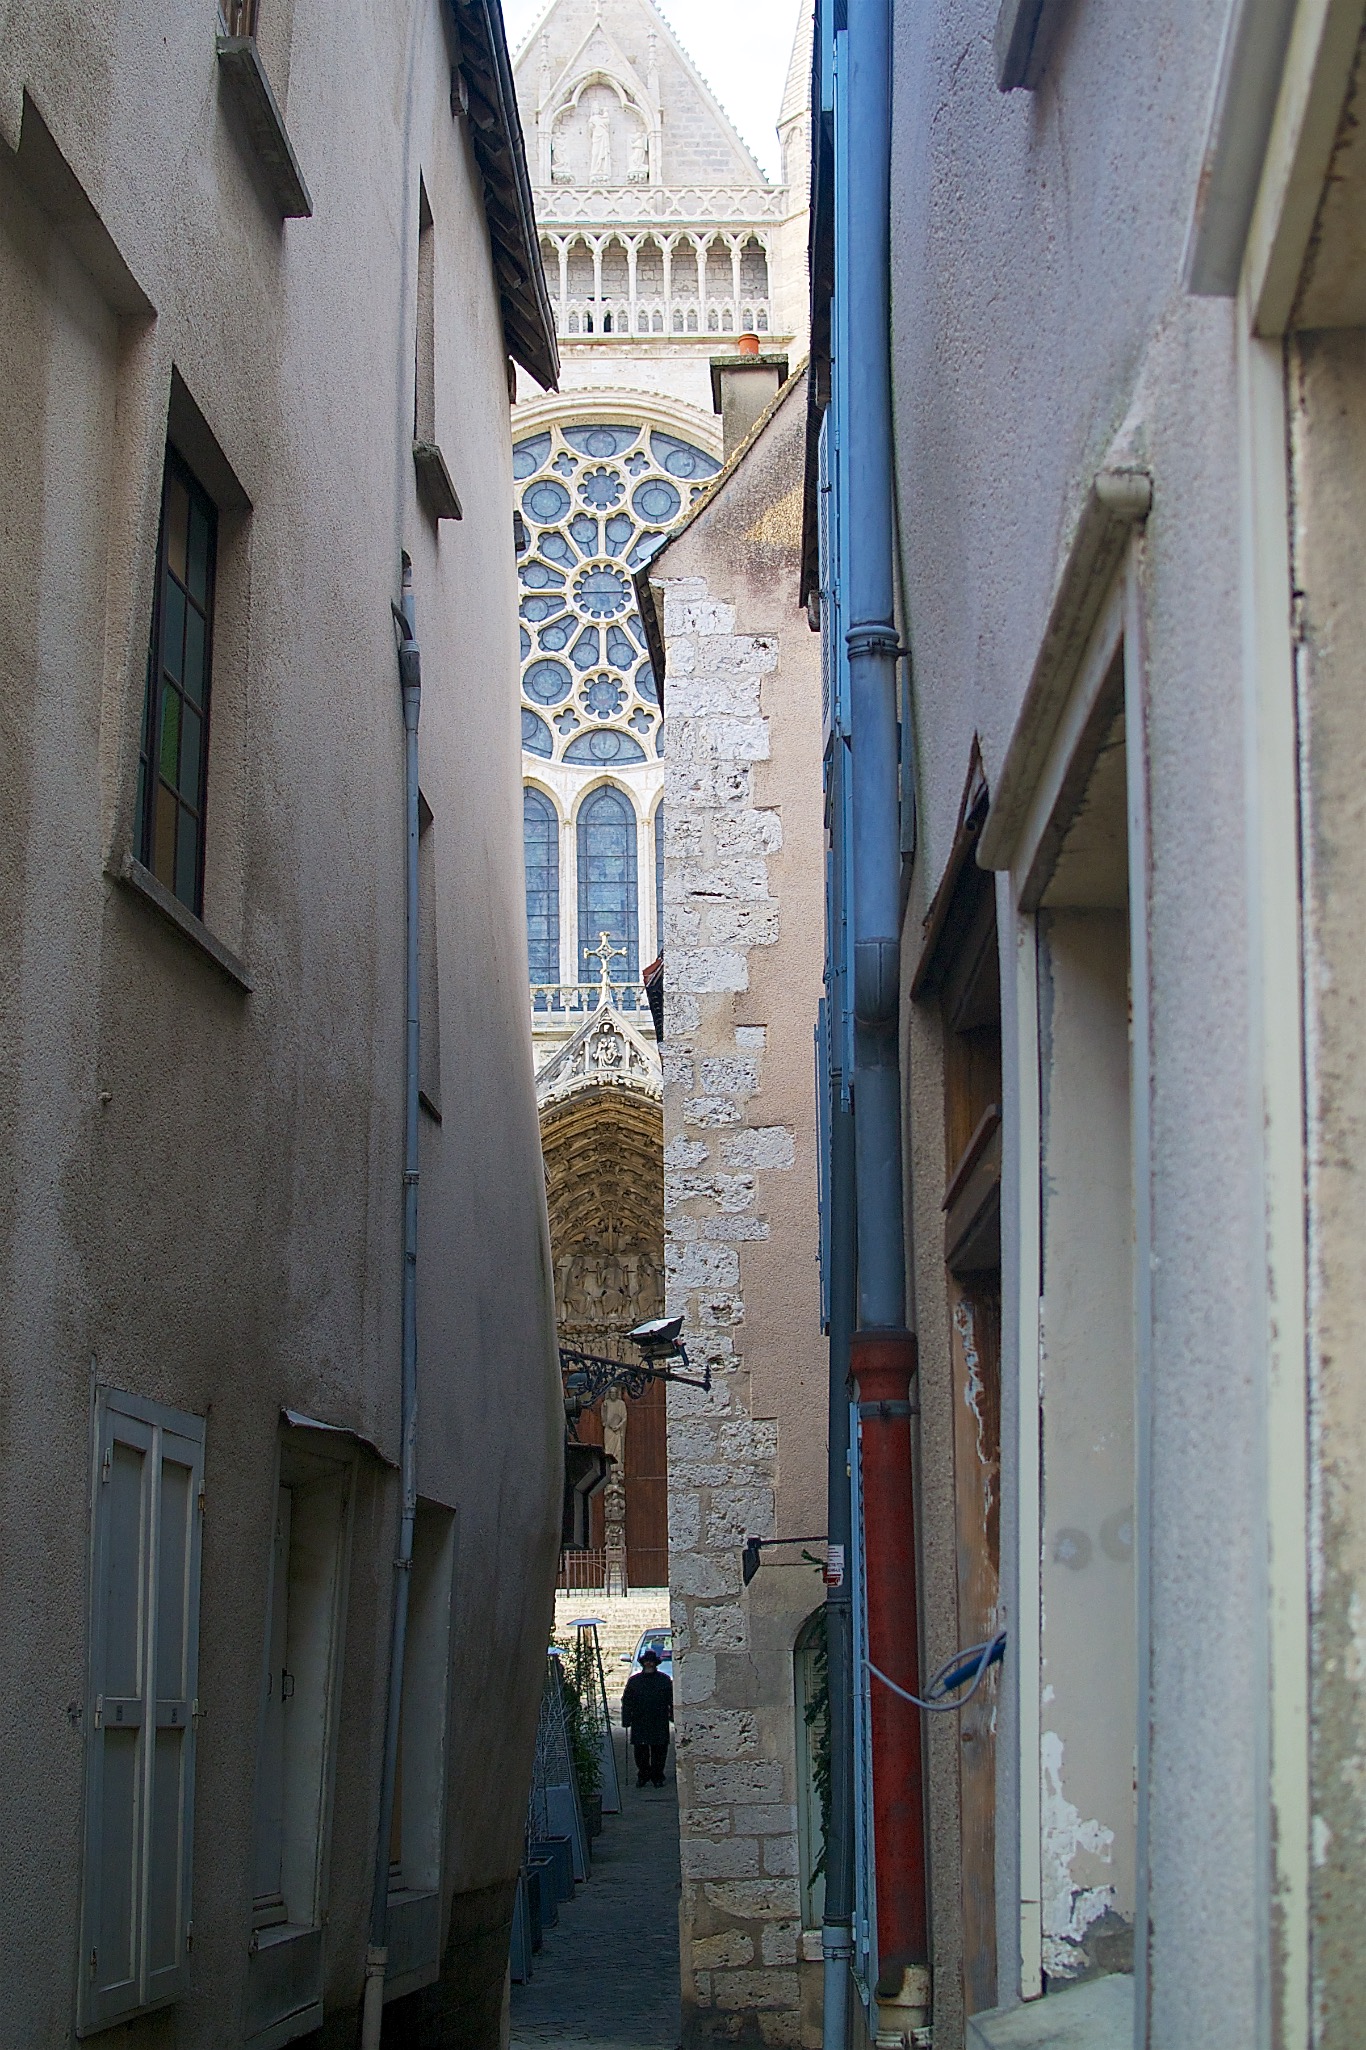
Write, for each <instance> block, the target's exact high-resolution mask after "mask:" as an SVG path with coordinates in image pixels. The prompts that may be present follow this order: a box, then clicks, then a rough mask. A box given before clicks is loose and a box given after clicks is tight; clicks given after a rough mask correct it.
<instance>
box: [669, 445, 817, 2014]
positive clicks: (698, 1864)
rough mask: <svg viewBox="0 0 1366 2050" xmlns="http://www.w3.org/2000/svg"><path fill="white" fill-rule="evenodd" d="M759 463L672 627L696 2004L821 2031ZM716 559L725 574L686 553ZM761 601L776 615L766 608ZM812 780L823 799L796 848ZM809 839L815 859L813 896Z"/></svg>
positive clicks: (800, 950)
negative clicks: (802, 1699) (756, 555)
mask: <svg viewBox="0 0 1366 2050" xmlns="http://www.w3.org/2000/svg"><path fill="white" fill-rule="evenodd" d="M753 460H754V458H753V456H751V457H749V458H747V459H746V462H747V463H748V462H752V461H753ZM744 476H745V464H742V465H741V466H740V468H739V470H737V472H736V473H735V475H734V476H733V477H732V478H731V479H730V480H729V481H728V483H727V485H726V486H724V487H723V489H722V491H721V492H720V493H718V497H717V501H716V502H715V504H714V506H713V507H712V508H710V509H709V510H708V512H707V513H704V515H703V516H702V518H701V519H699V521H698V522H697V523H695V525H694V526H693V528H692V529H690V530H687V531H685V532H684V534H683V535H682V536H680V537H679V540H678V541H677V542H676V543H675V544H673V545H672V546H671V547H670V548H669V550H668V551H666V553H667V556H668V561H667V562H662V561H661V562H660V563H659V567H658V569H657V571H656V573H655V578H654V580H655V581H656V584H657V592H658V593H659V594H662V598H663V605H662V614H663V626H664V633H665V640H666V647H667V682H666V716H667V721H668V756H667V763H668V771H667V782H666V786H665V838H664V846H665V854H664V945H665V959H666V964H667V967H666V981H667V998H666V1007H667V1008H666V1029H665V1038H664V1046H663V1058H664V1142H665V1147H664V1172H665V1273H666V1284H665V1285H666V1293H667V1300H668V1308H669V1311H670V1313H671V1314H676V1313H678V1312H680V1311H681V1312H682V1313H683V1316H684V1319H685V1332H686V1336H687V1342H688V1346H689V1350H690V1354H691V1356H692V1357H693V1359H694V1360H695V1361H697V1362H698V1363H699V1364H700V1362H701V1361H702V1360H703V1359H706V1360H708V1361H709V1362H710V1364H711V1369H712V1375H713V1386H712V1389H711V1392H710V1393H709V1394H704V1393H703V1392H701V1391H700V1390H693V1389H689V1388H682V1387H677V1386H674V1387H671V1388H670V1390H669V1501H670V1511H669V1545H670V1579H671V1593H672V1607H673V1627H674V1647H675V1667H674V1672H675V1690H676V1695H677V1717H678V1725H677V1727H678V1782H679V1800H680V1808H681V1816H680V1821H681V1834H680V1841H681V1858H682V1888H683V1892H682V1917H681V1922H682V1943H683V2015H684V2042H685V2044H689V2043H693V2044H696V2043H704V2042H714V2041H722V2042H738V2043H756V2044H757V2043H765V2044H792V2045H799V2044H803V2043H806V2044H817V2043H819V2041H820V2010H819V1978H820V1966H819V1962H818V1961H819V1956H820V1937H819V1932H818V1931H817V1930H814V1929H808V1930H805V1931H804V1930H803V1926H802V1922H803V1914H802V1905H803V1903H802V1887H801V1875H800V1872H799V1842H798V1827H797V1801H798V1796H799V1789H798V1786H797V1739H796V1710H795V1699H794V1688H793V1641H794V1638H795V1636H796V1633H797V1631H798V1630H799V1629H800V1627H801V1624H802V1622H803V1620H804V1619H805V1617H806V1616H807V1615H808V1614H809V1613H810V1612H811V1610H812V1609H813V1608H815V1607H816V1606H817V1604H818V1603H819V1602H820V1600H821V1598H822V1594H823V1586H822V1582H821V1578H820V1575H819V1573H818V1572H817V1571H815V1570H814V1569H813V1568H812V1566H811V1565H810V1563H809V1562H803V1561H801V1559H800V1557H799V1552H798V1551H797V1550H795V1549H793V1550H788V1551H785V1552H782V1553H773V1554H769V1555H766V1563H765V1565H764V1567H763V1569H762V1571H761V1572H760V1574H759V1575H758V1577H757V1578H756V1579H755V1581H754V1582H753V1584H752V1585H751V1587H750V1588H748V1589H746V1588H744V1587H743V1586H742V1580H741V1570H740V1562H741V1549H742V1547H743V1545H744V1541H745V1539H746V1537H748V1536H759V1537H772V1536H775V1535H780V1534H781V1535H785V1534H786V1533H787V1531H788V1530H789V1529H790V1530H792V1531H794V1532H796V1533H798V1534H800V1535H803V1536H805V1535H809V1534H812V1533H815V1532H819V1531H821V1530H823V1529H824V1514H825V1508H824V1494H823V1469H824V1444H825V1418H824V1392H823V1379H822V1373H823V1369H822V1367H821V1353H822V1341H821V1338H820V1329H819V1307H818V1301H817V1297H816V1287H817V1277H816V1270H815V1239H816V1231H817V1217H816V1189H815V1170H814V1157H813V1149H814V1123H813V1110H814V1103H813V1091H812V1085H811V1073H812V1066H811V1063H812V1055H811V1045H812V1039H811V1035H812V1029H813V1025H814V1019H815V1004H816V999H817V996H818V994H819V962H820V944H821V935H820V912H819V904H820V884H819V875H820V867H821V862H822V852H821V834H820V814H819V805H820V782H819V760H818V750H819V717H820V715H819V674H818V670H817V668H816V666H815V664H816V661H817V660H818V648H817V644H816V643H815V641H814V639H813V637H812V636H810V634H809V633H808V632H807V629H806V625H805V619H804V616H803V615H801V614H798V613H797V612H796V610H795V566H794V568H793V573H792V581H791V585H790V589H789V587H788V586H787V585H786V582H785V581H784V583H782V584H773V583H769V584H768V585H767V586H766V587H765V588H764V590H763V591H762V592H760V593H754V592H750V591H746V590H745V589H744V588H743V587H741V588H739V589H738V590H737V579H736V574H735V563H736V557H735V553H734V550H733V549H732V548H731V547H730V546H729V545H728V543H727V532H726V529H727V521H726V518H725V513H726V510H727V507H726V499H727V495H728V494H729V495H730V496H731V497H732V498H733V497H734V496H736V495H737V487H739V486H740V485H741V480H742V479H743V478H744ZM759 481H760V480H757V479H752V480H751V492H752V491H753V490H754V489H755V488H756V486H757V485H758V483H759ZM771 488H772V487H771V484H770V486H769V489H770V490H771ZM736 510H737V508H735V507H734V506H732V507H731V508H730V511H731V513H732V518H733V517H734V514H735V512H736ZM708 519H710V520H711V523H712V527H711V531H710V532H708V529H707V525H706V522H707V520H708ZM712 560H714V561H715V563H716V565H717V567H716V570H715V571H711V570H710V562H711V561H712ZM694 562H700V563H702V564H704V565H706V566H708V568H709V574H707V575H681V574H679V575H676V574H675V573H674V572H675V569H676V568H677V569H679V570H682V569H685V568H690V567H691V566H692V565H693V563H694ZM718 586H721V587H722V588H724V589H725V590H726V591H727V592H728V593H730V592H735V594H736V595H735V597H734V598H732V597H730V596H726V597H721V596H718V595H716V589H717V587H718ZM756 598H757V599H758V600H759V602H758V603H756V602H755V600H756ZM775 600H776V601H777V602H776V603H775ZM756 615H757V617H758V619H759V620H760V621H771V623H772V630H748V631H747V630H746V629H747V628H748V627H751V626H752V623H753V621H754V619H755V617H756ZM807 715H809V720H808V717H807ZM799 717H800V718H801V720H802V725H801V728H800V729H798V728H797V726H796V725H795V724H794V722H795V721H796V720H797V719H798V718H799ZM799 731H800V745H799V747H798V750H797V752H798V754H799V755H800V757H801V759H800V761H799V762H798V763H796V764H795V765H794V764H792V763H789V765H788V772H787V774H786V776H785V775H784V772H783V769H782V764H781V759H780V758H781V756H782V755H783V752H784V749H786V751H787V752H788V754H789V755H790V754H791V753H792V746H793V743H794V742H795V741H796V740H797V737H798V732H799ZM808 755H809V757H810V759H809V760H808V759H807V756H808ZM794 766H795V775H794V773H793V770H794ZM808 770H809V777H810V780H809V785H808V783H807V781H806V772H807V771H808ZM789 786H791V787H792V788H793V789H794V790H795V791H797V792H799V793H801V795H800V803H799V809H800V808H801V807H802V806H805V805H806V804H807V803H808V802H809V807H810V816H804V817H803V818H802V819H801V821H800V825H801V835H800V838H799V840H798V841H797V842H795V843H794V844H793V845H792V846H791V847H790V848H789V847H788V845H787V834H788V826H789V817H790V810H791V807H790V806H789V804H788V803H787V802H786V801H785V796H786V791H787V789H788V787H789ZM794 866H795V868H796V869H799V870H800V869H808V870H810V874H809V875H807V876H806V878H805V881H804V882H803V885H802V888H801V889H800V890H799V891H797V893H796V895H795V897H793V895H792V893H791V887H790V886H791V884H792V882H793V880H794ZM813 887H814V907H813V904H812V890H813ZM813 908H814V917H812V916H811V915H810V913H811V911H812V909H813ZM794 1329H795V1331H796V1333H797V1336H796V1338H795V1339H794ZM803 1355H804V1357H803ZM808 1370H809V1371H808ZM803 1517H805V1518H806V1519H807V1521H805V1522H802V1521H801V1520H800V1519H801V1518H803ZM813 1518H814V1519H815V1520H814V1521H812V1520H811V1519H813ZM779 1522H781V1524H782V1530H781V1531H780V1530H779ZM817 1549H819V1548H817ZM770 1560H771V1561H772V1563H769V1561H770Z"/></svg>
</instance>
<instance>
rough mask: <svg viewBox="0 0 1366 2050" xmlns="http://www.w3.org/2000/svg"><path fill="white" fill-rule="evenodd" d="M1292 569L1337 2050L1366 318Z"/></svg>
mask: <svg viewBox="0 0 1366 2050" xmlns="http://www.w3.org/2000/svg"><path fill="white" fill-rule="evenodd" d="M1291 364H1292V375H1291V381H1290V392H1291V407H1290V427H1291V451H1292V480H1293V516H1294V560H1295V582H1296V585H1297V587H1298V588H1299V589H1300V590H1301V591H1302V593H1303V598H1302V605H1303V612H1302V615H1301V619H1300V647H1299V659H1300V690H1301V716H1302V718H1303V720H1304V727H1303V739H1304V757H1303V769H1302V776H1303V780H1302V786H1301V788H1302V803H1303V807H1304V813H1303V820H1304V835H1305V838H1304V852H1305V880H1306V889H1305V900H1304V921H1305V951H1306V966H1305V991H1306V999H1307V1021H1306V1023H1307V1033H1306V1037H1307V1043H1308V1046H1309V1049H1310V1054H1309V1063H1308V1094H1307V1110H1308V1152H1309V1176H1308V1189H1309V1202H1310V1272H1309V1284H1310V1304H1311V1324H1310V1374H1311V1381H1310V1387H1311V1402H1312V1408H1311V1434H1310V1444H1311V1457H1312V1461H1313V1467H1312V1476H1313V1477H1312V1483H1311V1485H1312V1486H1313V1489H1314V1497H1315V1520H1314V1549H1313V1576H1312V1582H1311V1589H1312V1628H1313V1645H1312V1661H1311V1673H1312V1676H1313V1679H1312V1694H1311V1704H1310V1734H1311V1759H1312V1765H1311V1800H1312V1811H1313V1812H1312V1853H1313V1865H1312V1876H1311V1927H1312V1941H1313V1958H1314V1973H1315V1984H1314V1996H1315V2002H1316V2006H1317V2009H1318V2012H1319V2014H1320V2016H1321V2017H1322V2023H1321V2034H1320V2036H1319V2039H1318V2040H1319V2041H1320V2042H1321V2043H1322V2044H1323V2045H1324V2046H1325V2050H1339V2046H1342V2050H1345V2046H1346V2045H1348V2044H1349V2043H1353V2042H1355V2041H1357V2040H1358V2039H1359V2038H1360V2036H1361V2032H1362V2029H1363V2027H1366V2013H1364V2012H1363V2004H1362V1992H1361V1979H1360V1973H1359V1971H1357V1970H1356V1968H1355V1961H1356V1959H1357V1958H1358V1956H1359V1944H1358V1941H1357V1937H1356V1933H1355V1928H1354V1916H1353V1911H1352V1903H1353V1901H1354V1900H1355V1899H1357V1898H1359V1895H1360V1888H1361V1885H1362V1882H1363V1877H1364V1876H1366V1808H1363V1800H1362V1788H1361V1775H1360V1760H1361V1757H1362V1753H1363V1747H1364V1746H1366V1693H1364V1692H1363V1686H1364V1683H1366V1665H1364V1664H1363V1659H1362V1640H1361V1629H1362V1625H1361V1614H1362V1601H1363V1593H1364V1592H1366V1521H1364V1520H1363V1510H1362V1503H1363V1481H1364V1480H1366V1474H1364V1473H1363V1458H1364V1456H1366V1404H1364V1403H1363V1396H1362V1384H1361V1376H1360V1373H1359V1370H1358V1364H1357V1363H1358V1362H1359V1360H1360V1357H1361V1344H1362V1336H1363V1331H1364V1330H1366V1298H1364V1297H1363V1292H1362V1283H1361V1259H1360V1231H1359V1218H1360V1211H1361V1182H1362V1162H1363V1158H1366V1099H1364V1098H1363V1093H1362V1058H1361V1018H1362V1009H1363V1003H1364V1002H1366V983H1364V982H1363V963H1362V958H1361V945H1360V932H1361V915H1360V883H1359V879H1358V869H1359V849H1360V841H1361V824H1362V821H1361V808H1362V797H1361V792H1362V767H1363V760H1364V759H1366V722H1363V711H1362V708H1363V702H1364V700H1363V692H1362V657H1361V650H1362V646H1363V632H1366V607H1364V606H1363V595H1362V580H1361V563H1360V537H1361V530H1362V527H1361V523H1362V518H1363V510H1364V506H1363V500H1364V498H1366V336H1363V332H1362V330H1361V329H1359V328H1347V329H1343V330H1340V331H1338V332H1319V333H1308V334H1302V335H1299V336H1297V337H1295V339H1294V341H1293V343H1292V345H1291Z"/></svg>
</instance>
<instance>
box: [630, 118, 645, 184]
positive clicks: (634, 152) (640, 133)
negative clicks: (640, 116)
mask: <svg viewBox="0 0 1366 2050" xmlns="http://www.w3.org/2000/svg"><path fill="white" fill-rule="evenodd" d="M649 175H650V146H649V143H648V141H647V140H646V136H645V130H644V129H643V128H642V127H641V126H640V124H639V122H637V124H636V126H635V127H634V128H633V129H632V131H631V155H630V159H629V161H628V163H627V166H626V176H627V177H628V178H629V180H630V182H631V183H632V185H643V184H644V183H645V181H646V179H647V178H648V177H649Z"/></svg>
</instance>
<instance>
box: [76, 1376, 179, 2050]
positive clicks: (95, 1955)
mask: <svg viewBox="0 0 1366 2050" xmlns="http://www.w3.org/2000/svg"><path fill="white" fill-rule="evenodd" d="M95 1452H96V1475H95V1505H94V1519H93V1539H94V1543H93V1552H92V1560H91V1588H90V1678H89V1700H88V1724H87V1728H88V1750H87V1759H86V1819H85V1869H84V1899H83V1910H82V1947H81V1948H82V1957H81V1998H80V2002H79V2022H78V2026H79V2032H80V2033H81V2034H82V2035H86V2034H90V2033H91V2032H93V2031H94V2030H96V2029H103V2028H107V2027H108V2026H109V2025H110V2023H112V2022H115V2021H117V2020H119V2019H120V2018H121V2017H122V2016H124V2015H128V2014H132V2013H135V2012H137V2011H139V2010H140V2009H143V2008H147V2007H154V2006H161V2005H163V2004H164V2003H165V2002H167V2001H169V2000H173V1999H175V1998H176V1997H177V1996H178V1995H179V1994H180V1993H181V1992H183V1991H184V1989H185V1985H186V1981H187V1974H188V1953H189V1942H190V1878H191V1871H190V1866H191V1847H192V1843H193V1826H194V1710H195V1699H194V1695H195V1673H196V1668H197V1663H198V1650H199V1557H200V1512H201V1500H202V1482H203V1470H204V1468H203V1462H204V1425H203V1421H202V1419H200V1418H198V1417H191V1416H184V1415H181V1414H180V1413H179V1412H177V1411H174V1410H168V1409H164V1408H162V1407H161V1406H160V1405H159V1404H156V1403H148V1402H142V1401H140V1400H138V1399H137V1398H136V1397H132V1396H125V1395H119V1394H116V1393H114V1392H113V1391H109V1390H106V1391H103V1392H102V1393H101V1396H100V1399H99V1406H98V1412H97V1432H96V1447H95Z"/></svg>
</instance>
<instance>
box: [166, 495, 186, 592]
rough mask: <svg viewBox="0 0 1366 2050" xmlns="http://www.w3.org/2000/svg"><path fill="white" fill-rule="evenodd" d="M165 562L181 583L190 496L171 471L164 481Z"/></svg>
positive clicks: (183, 576)
mask: <svg viewBox="0 0 1366 2050" xmlns="http://www.w3.org/2000/svg"><path fill="white" fill-rule="evenodd" d="M165 520H166V560H167V562H168V563H169V564H170V566H171V570H172V573H173V574H174V575H175V576H178V577H179V579H180V581H181V583H182V584H183V583H184V581H185V557H186V552H187V549H186V540H187V536H186V529H187V528H188V526H189V522H190V494H189V492H188V490H187V489H186V487H185V484H184V482H183V480H182V479H181V478H180V477H178V476H176V474H175V472H174V471H172V473H171V475H170V476H169V477H168V478H167V480H166V511H165Z"/></svg>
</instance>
